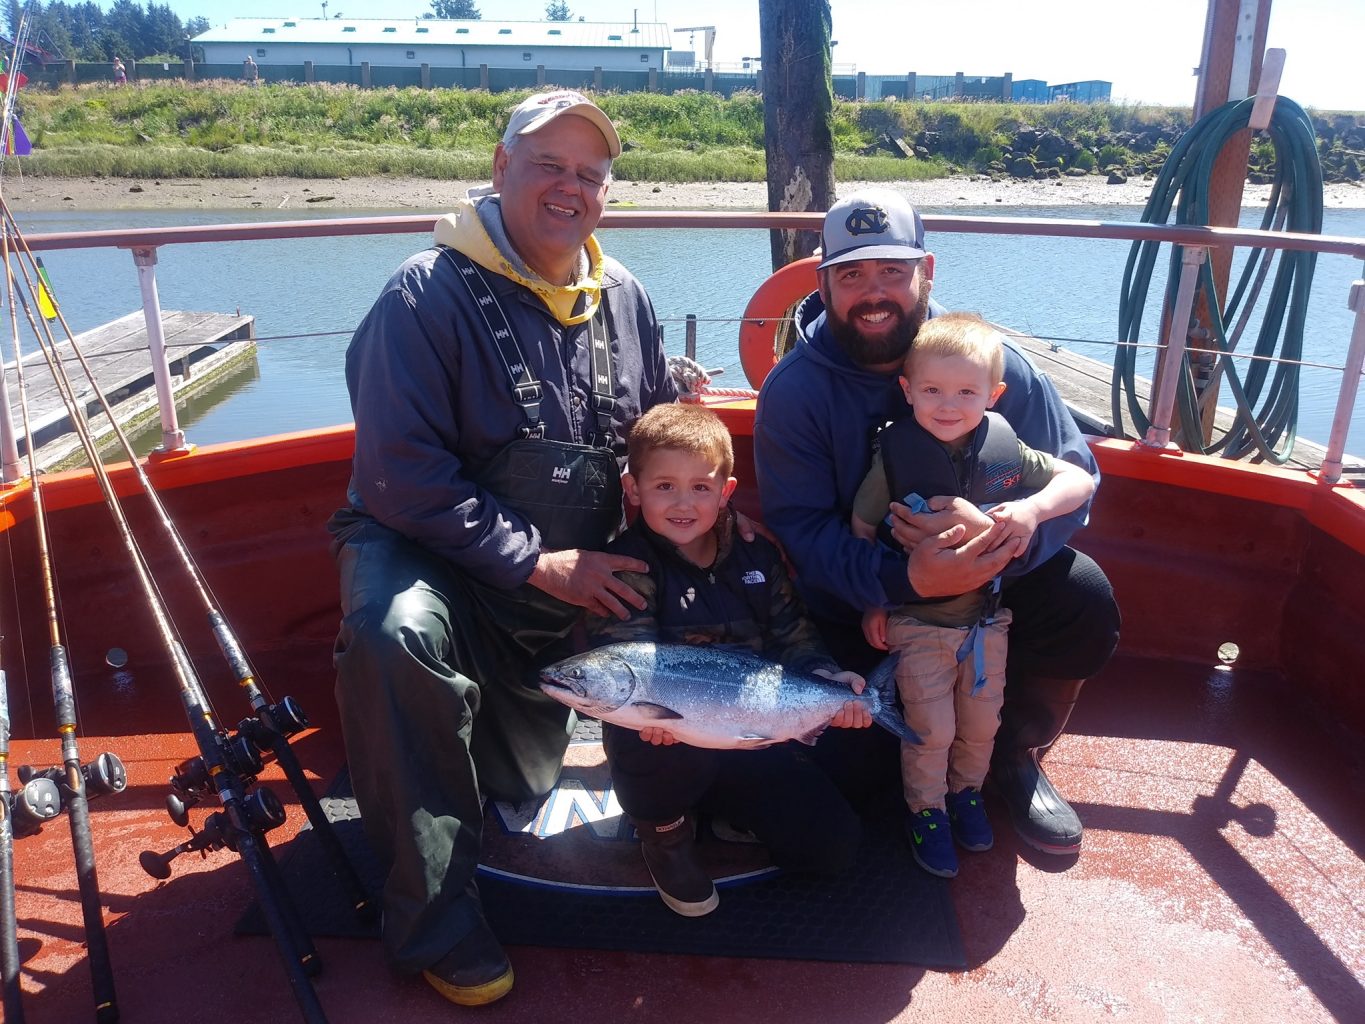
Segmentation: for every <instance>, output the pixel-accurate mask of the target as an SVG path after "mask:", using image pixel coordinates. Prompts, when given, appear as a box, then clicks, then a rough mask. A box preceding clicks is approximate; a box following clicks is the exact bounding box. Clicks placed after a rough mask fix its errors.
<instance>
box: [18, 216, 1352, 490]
mask: <svg viewBox="0 0 1365 1024" xmlns="http://www.w3.org/2000/svg"><path fill="white" fill-rule="evenodd" d="M821 220H822V215H821V214H819V213H764V212H744V211H739V212H732V211H724V212H688V211H655V210H613V211H608V212H607V213H606V214H605V215H604V216H603V219H602V227H603V228H636V229H737V228H749V229H753V228H758V229H770V230H772V229H780V230H790V231H797V230H804V231H818V230H819V229H820V224H821ZM924 223H925V226H926V228H927V229H928V230H929V231H930V232H932V233H937V232H946V233H962V234H991V235H1009V236H1045V237H1050V238H1068V239H1111V240H1115V241H1121V242H1129V243H1131V242H1134V241H1151V242H1157V243H1166V244H1170V245H1172V246H1179V247H1181V249H1182V250H1183V251H1182V257H1181V264H1180V265H1181V276H1180V280H1179V283H1178V289H1177V298H1176V302H1175V306H1174V308H1173V309H1172V310H1171V315H1170V317H1169V318H1168V321H1167V322H1168V324H1169V328H1168V331H1167V337H1166V339H1165V340H1164V341H1163V342H1160V343H1158V344H1157V345H1156V346H1155V347H1156V348H1157V349H1158V351H1159V354H1158V364H1157V368H1156V373H1155V379H1156V380H1157V382H1158V384H1157V387H1156V389H1155V390H1154V392H1153V393H1152V395H1151V397H1150V406H1151V408H1150V414H1149V419H1150V423H1151V426H1150V428H1149V429H1148V431H1147V433H1146V436H1145V437H1143V438H1142V439H1141V440H1139V441H1138V442H1137V443H1138V444H1140V445H1144V446H1147V447H1149V448H1153V449H1162V448H1167V447H1172V445H1171V429H1172V419H1173V417H1174V414H1175V404H1176V388H1177V385H1178V381H1179V376H1180V375H1179V374H1178V373H1176V372H1173V369H1174V368H1175V367H1178V366H1179V365H1180V360H1181V359H1182V358H1183V356H1184V353H1185V348H1186V337H1187V334H1188V325H1189V324H1191V322H1192V316H1193V314H1194V302H1195V296H1196V280H1197V277H1198V274H1199V272H1200V266H1201V264H1202V263H1203V262H1204V261H1205V260H1206V259H1207V258H1208V254H1209V253H1210V251H1212V250H1215V249H1222V250H1230V249H1232V248H1235V247H1238V246H1244V247H1249V248H1257V249H1268V250H1280V251H1299V252H1311V253H1319V254H1336V255H1344V256H1348V257H1351V258H1354V259H1357V260H1361V261H1363V262H1365V238H1352V237H1344V236H1333V235H1312V234H1302V233H1293V232H1282V231H1260V230H1254V229H1247V228H1224V227H1198V226H1188V225H1164V224H1146V223H1136V222H1134V223H1124V222H1109V221H1091V220H1055V219H1050V218H1035V217H976V216H962V217H959V216H951V215H938V216H933V215H930V216H925V217H924ZM432 225H433V217H432V216H431V215H430V214H425V215H411V214H405V215H396V216H386V217H355V218H338V219H325V220H293V221H270V222H262V223H242V224H207V225H194V226H185V227H164V228H143V229H137V230H127V231H122V230H114V231H85V232H51V233H42V234H31V235H27V236H26V237H25V242H26V244H27V247H28V248H29V249H30V250H31V251H32V252H34V253H41V252H48V251H53V250H63V249H91V248H110V249H123V250H126V251H129V252H131V254H132V256H133V260H134V264H135V266H136V270H137V274H138V281H139V286H140V289H141V292H142V300H143V313H144V316H145V318H146V322H147V332H148V339H149V347H150V349H151V357H152V370H153V376H154V379H155V385H156V391H157V399H158V407H159V412H160V418H161V432H162V445H163V448H165V449H167V450H174V449H176V448H179V447H181V446H183V445H184V444H185V437H184V432H183V431H182V430H181V429H180V427H179V424H178V421H177V416H176V409H175V402H174V397H173V394H172V390H171V374H170V370H169V367H168V365H167V360H166V353H165V347H164V340H163V339H162V333H161V309H160V303H159V297H158V294H157V288H156V270H155V268H156V263H157V253H158V251H159V250H160V249H161V248H162V247H164V246H171V245H204V244H214V243H221V242H254V241H270V240H278V239H306V238H337V237H350V236H358V235H387V234H429V233H430V232H431V230H432ZM1362 276H1365V272H1362ZM1346 301H1347V308H1348V309H1350V310H1351V311H1352V312H1353V314H1354V318H1353V322H1352V330H1351V336H1350V339H1349V342H1348V345H1347V349H1346V351H1347V355H1346V360H1345V365H1344V366H1343V367H1342V381H1341V389H1340V393H1339V395H1338V397H1337V403H1336V407H1335V410H1334V412H1333V416H1332V425H1331V431H1330V434H1329V438H1328V442H1327V446H1326V451H1325V454H1324V457H1323V459H1322V462H1321V466H1320V469H1319V473H1320V475H1321V478H1322V479H1323V480H1325V481H1327V482H1329V483H1335V482H1337V481H1338V480H1339V479H1340V477H1341V473H1342V462H1343V458H1344V455H1345V446H1346V440H1347V434H1348V432H1349V429H1350V425H1351V419H1352V416H1353V414H1354V411H1355V402H1356V398H1357V395H1358V392H1359V387H1360V379H1361V371H1362V365H1365V280H1360V279H1357V280H1355V281H1354V282H1353V283H1352V284H1351V286H1350V291H1349V294H1348V295H1347V297H1346ZM693 323H695V321H693ZM0 457H2V461H3V482H5V483H9V482H12V481H13V480H15V479H17V478H18V476H19V474H20V472H21V470H20V465H21V464H20V461H19V457H18V448H17V443H16V435H15V431H14V426H13V423H12V419H11V416H10V410H9V408H8V399H7V396H6V389H5V388H3V387H0Z"/></svg>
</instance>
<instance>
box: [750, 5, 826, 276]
mask: <svg viewBox="0 0 1365 1024" xmlns="http://www.w3.org/2000/svg"><path fill="white" fill-rule="evenodd" d="M830 25H831V22H830V13H829V0H759V4H758V31H759V38H760V40H761V44H760V45H761V47H762V49H761V51H760V52H761V54H762V58H763V136H764V145H765V148H766V149H767V151H768V209H769V210H772V211H774V212H776V211H779V210H794V211H798V212H806V211H812V210H828V209H829V206H830V203H831V202H833V200H834V135H833V133H832V132H831V130H830V118H831V116H832V114H833V112H834V83H833V81H832V80H831V78H830V45H829V33H830ZM770 237H771V240H772V257H773V269H774V270H778V269H780V268H782V267H785V266H786V265H787V264H788V263H791V262H793V261H795V260H799V259H801V258H803V257H805V256H809V255H810V254H811V253H813V252H814V251H815V246H816V244H817V243H818V242H819V236H818V235H816V234H815V233H814V232H810V231H773V232H770Z"/></svg>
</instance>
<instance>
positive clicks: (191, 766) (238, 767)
mask: <svg viewBox="0 0 1365 1024" xmlns="http://www.w3.org/2000/svg"><path fill="white" fill-rule="evenodd" d="M220 751H221V753H222V756H223V769H224V770H225V771H229V772H231V773H232V774H234V775H236V776H237V778H239V779H240V780H241V783H242V788H243V789H244V790H245V789H246V788H248V787H249V786H251V785H252V783H254V782H255V781H256V776H258V775H260V774H261V771H262V770H263V769H264V768H265V762H264V761H262V760H261V755H260V753H259V752H258V750H257V747H256V744H255V743H254V742H253V741H252V740H251V739H250V738H249V737H247V736H244V735H242V734H241V733H240V732H236V733H233V734H231V735H227V736H223V737H222V741H221V744H220ZM170 784H171V789H172V790H174V792H172V793H170V794H168V795H167V796H166V813H167V814H169V815H170V816H171V821H173V822H175V823H176V824H177V825H179V826H180V827H181V828H187V827H189V823H190V808H191V807H194V806H195V805H196V804H198V803H199V801H201V800H203V799H204V798H205V797H208V796H212V795H213V794H214V793H215V792H216V790H215V787H214V785H213V779H212V778H211V777H210V775H209V770H208V767H207V766H206V765H205V764H204V758H203V757H202V756H200V757H191V758H190V759H188V760H186V761H182V762H181V763H180V764H178V765H176V766H175V774H174V775H172V776H171V779H170Z"/></svg>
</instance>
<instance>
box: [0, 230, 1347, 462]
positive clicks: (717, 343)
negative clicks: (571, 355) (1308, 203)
mask: <svg viewBox="0 0 1365 1024" xmlns="http://www.w3.org/2000/svg"><path fill="white" fill-rule="evenodd" d="M375 212H376V213H378V212H380V211H375ZM925 212H928V213H933V212H936V211H934V210H932V209H929V208H926V210H925ZM941 212H944V213H948V212H951V213H953V214H957V215H964V216H971V215H989V216H1000V215H1001V214H1002V213H1008V212H1009V211H1002V210H1001V208H1000V207H999V206H993V207H988V208H981V209H973V208H961V207H958V208H954V209H953V210H951V211H947V210H944V211H941ZM1019 213H1020V214H1021V215H1026V216H1029V217H1044V218H1046V217H1053V218H1068V219H1084V220H1105V221H1130V220H1136V219H1137V217H1138V214H1139V210H1138V209H1137V208H1135V207H1120V206H1112V207H1111V206H1096V207H1077V206H1068V207H1058V208H1030V209H1027V210H1021V211H1019ZM331 215H332V216H335V214H334V213H333V214H331ZM353 215H355V216H360V215H361V213H359V212H356V213H354V214H353ZM301 216H304V217H306V216H308V215H307V214H303V215H300V214H297V213H291V216H290V219H301ZM313 216H315V217H318V218H321V217H325V216H328V214H327V213H318V214H313ZM278 219H280V217H279V215H278V213H276V212H274V211H270V212H265V211H250V212H245V211H238V210H233V211H149V212H142V211H107V212H98V211H96V212H87V213H80V214H76V213H61V212H56V213H29V214H26V215H24V217H23V219H22V221H21V227H22V229H23V230H24V231H25V232H27V233H37V232H48V231H81V230H108V229H117V228H123V229H131V228H147V227H160V226H170V225H185V224H213V223H229V222H248V221H268V220H278ZM1258 219H1259V214H1258V213H1257V212H1254V211H1248V214H1247V217H1246V218H1245V220H1244V223H1245V225H1246V226H1251V227H1254V226H1257V222H1258ZM1323 230H1324V233H1326V234H1333V235H1349V236H1356V237H1365V210H1330V211H1328V212H1327V214H1326V218H1325V223H1324V229H1323ZM930 241H931V245H932V248H933V249H934V251H935V253H936V254H937V259H938V264H937V267H938V269H937V273H936V282H935V290H934V296H935V298H936V299H938V300H939V301H941V302H943V303H944V304H945V305H948V306H950V307H952V308H956V309H969V310H979V311H981V312H982V313H984V314H985V315H987V316H989V317H990V318H991V319H993V320H995V321H998V322H1000V323H1004V324H1008V325H1010V326H1012V327H1014V328H1017V329H1019V330H1022V331H1027V332H1031V333H1033V334H1037V335H1039V336H1045V337H1051V338H1057V339H1065V340H1063V341H1062V342H1061V344H1062V347H1064V348H1068V349H1071V350H1074V351H1076V352H1078V353H1079V354H1082V355H1086V356H1090V357H1091V358H1094V359H1098V360H1100V361H1101V362H1103V363H1105V364H1106V365H1108V364H1111V363H1112V360H1113V348H1112V343H1113V341H1114V339H1115V338H1116V336H1117V330H1118V328H1117V323H1118V299H1119V289H1120V287H1121V282H1122V274H1123V268H1124V262H1125V260H1126V259H1127V256H1128V248H1129V247H1128V243H1122V242H1109V241H1101V240H1070V239H1055V238H1019V237H1001V236H995V237H993V236H988V235H970V234H961V235H955V234H946V233H940V234H937V235H934V236H933V237H932V238H931V240H930ZM425 244H426V238H425V237H424V236H423V235H419V234H412V235H389V236H386V235H378V236H369V237H361V238H334V239H297V240H280V241H259V242H237V243H223V244H216V245H174V246H166V247H164V248H162V249H161V250H160V255H159V263H158V265H157V284H158V290H159V293H160V297H161V303H162V306H163V307H164V308H166V309H185V310H211V311H221V312H234V311H237V310H240V311H242V312H244V313H250V314H254V315H255V316H256V318H257V324H256V329H257V335H258V336H259V338H260V339H261V341H260V345H259V355H258V367H257V368H256V370H255V371H254V373H253V372H248V373H245V374H242V375H239V376H237V377H235V378H233V379H232V380H230V381H227V382H224V384H223V385H222V386H220V388H219V389H218V390H217V391H216V392H215V393H213V394H212V395H210V396H208V398H207V399H206V400H198V401H195V402H192V403H191V404H190V405H189V406H188V407H187V408H186V409H184V410H183V411H182V413H181V425H182V426H183V427H184V428H185V430H186V432H187V434H188V436H189V438H190V439H191V440H193V441H195V442H197V443H200V444H209V443H215V442H220V441H234V440H241V439H244V438H248V437H254V436H259V435H261V434H267V433H280V432H285V431H291V430H302V429H307V428H312V427H319V426H328V425H333V424H339V423H346V422H349V420H350V418H351V414H350V407H349V404H348V401H347V397H346V388H345V382H344V377H343V354H344V352H345V348H346V344H347V342H348V341H349V338H350V334H351V331H352V330H353V329H354V327H355V325H356V324H357V323H358V322H359V320H360V319H361V317H362V316H363V315H364V313H365V311H366V310H367V309H368V308H369V305H370V303H371V302H372V301H373V299H374V297H375V296H376V295H377V294H378V292H379V289H380V288H381V287H382V286H383V284H384V282H385V280H386V279H387V278H388V276H389V274H390V273H391V272H392V270H393V269H394V267H396V266H397V265H398V264H399V263H400V262H401V261H402V260H403V259H404V258H406V257H407V256H408V255H410V254H411V253H412V252H414V251H416V250H417V249H419V248H421V247H422V246H423V245H425ZM603 244H604V246H605V247H606V248H607V251H608V252H610V253H611V254H612V255H613V256H615V257H616V258H618V259H620V260H621V261H622V262H623V263H624V264H625V265H626V266H628V267H630V268H631V269H632V270H633V271H634V272H635V274H636V275H637V276H638V277H639V278H640V279H641V280H642V281H643V282H644V284H645V285H646V287H647V288H648V289H649V293H650V295H651V297H652V299H653V301H654V305H655V308H656V310H657V312H658V315H659V317H660V319H661V320H662V321H664V323H665V332H666V345H667V348H668V351H669V352H670V353H674V352H681V351H682V349H683V339H684V327H683V320H684V318H685V316H686V315H687V314H688V313H694V314H696V316H697V317H698V321H699V322H698V354H699V357H700V359H701V361H702V362H703V363H705V364H706V365H707V366H709V367H725V368H726V372H725V374H724V375H723V376H721V377H719V378H718V379H717V382H716V383H717V384H719V385H730V386H736V387H743V386H747V382H746V381H745V380H744V379H743V374H742V371H741V370H740V368H739V362H738V354H737V352H736V347H735V339H736V337H737V334H738V327H739V325H738V317H739V316H740V314H741V313H742V312H743V309H744V306H745V304H746V303H747V302H748V300H749V297H750V296H751V295H752V294H753V292H754V290H755V289H756V288H757V287H758V286H759V284H760V283H762V281H763V280H764V278H765V277H766V276H767V272H768V271H767V268H768V265H769V262H768V261H769V255H768V237H767V232H765V231H756V230H705V231H673V232H660V231H641V230H610V231H604V232H603ZM1158 262H1159V264H1160V266H1159V267H1158V269H1157V273H1156V274H1155V275H1154V280H1153V282H1152V285H1151V291H1150V293H1149V308H1148V313H1147V315H1146V316H1145V317H1144V320H1143V323H1144V330H1143V337H1142V340H1143V341H1144V342H1147V343H1152V342H1155V340H1156V330H1157V326H1156V325H1157V324H1158V323H1159V316H1160V302H1161V295H1162V290H1163V288H1164V265H1165V253H1164V252H1163V254H1162V258H1161V259H1160V260H1159V261H1158ZM44 263H45V264H46V266H47V268H48V271H49V274H50V276H51V278H52V281H53V285H54V288H55V289H56V291H57V295H58V298H59V299H60V301H61V303H62V309H63V312H64V314H65V315H66V317H67V320H68V322H69V323H70V325H71V327H72V329H73V330H75V331H77V332H79V331H82V330H87V329H89V328H93V327H96V326H98V325H99V324H101V323H104V322H106V321H108V320H112V319H114V318H116V317H118V316H122V315H124V314H126V313H128V312H130V311H132V310H136V309H139V308H140V306H141V296H140V293H139V290H138V283H137V275H136V272H135V269H134V267H133V261H132V259H131V257H130V256H129V255H128V254H127V253H126V252H121V251H117V250H76V251H69V252H53V253H49V254H46V255H45V256H44ZM1360 276H1361V267H1360V264H1359V263H1358V262H1357V261H1353V260H1350V259H1348V258H1346V257H1342V256H1323V257H1320V258H1319V260H1318V264H1317V271H1316V274H1315V277H1314V283H1313V292H1312V299H1311V302H1310V309H1309V316H1308V331H1307V337H1306V338H1305V342H1304V344H1305V359H1306V360H1308V361H1315V362H1322V363H1326V364H1330V365H1332V366H1336V367H1340V365H1341V364H1342V362H1343V360H1344V357H1345V350H1346V345H1347V343H1348V342H1349V339H1350V332H1351V324H1352V317H1351V313H1350V312H1349V310H1347V308H1346V301H1347V294H1348V291H1349V288H1350V284H1351V282H1352V281H1353V280H1356V279H1357V278H1358V277H1360ZM1251 337H1252V335H1250V334H1249V335H1248V341H1247V343H1246V346H1247V347H1249V346H1250V344H1251V340H1250V339H1251ZM6 354H7V355H10V356H11V358H12V353H9V352H8V351H7V353H6ZM1150 366H1151V358H1150V356H1148V357H1146V359H1145V360H1144V361H1140V367H1139V372H1140V373H1144V374H1146V375H1150ZM1339 387H1340V372H1339V371H1337V370H1329V369H1314V368H1308V369H1305V370H1304V371H1303V375H1302V378H1301V394H1300V416H1299V433H1300V436H1302V437H1306V438H1310V439H1312V440H1316V441H1319V442H1325V441H1326V439H1327V435H1328V432H1329V430H1330V424H1331V416H1332V409H1333V407H1334V406H1335V404H1336V399H1337V393H1338V389H1339ZM1347 450H1348V451H1351V452H1357V453H1359V452H1365V409H1358V410H1357V412H1356V415H1355V419H1354V422H1353V425H1352V433H1351V435H1350V437H1349V438H1348V442H1347Z"/></svg>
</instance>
